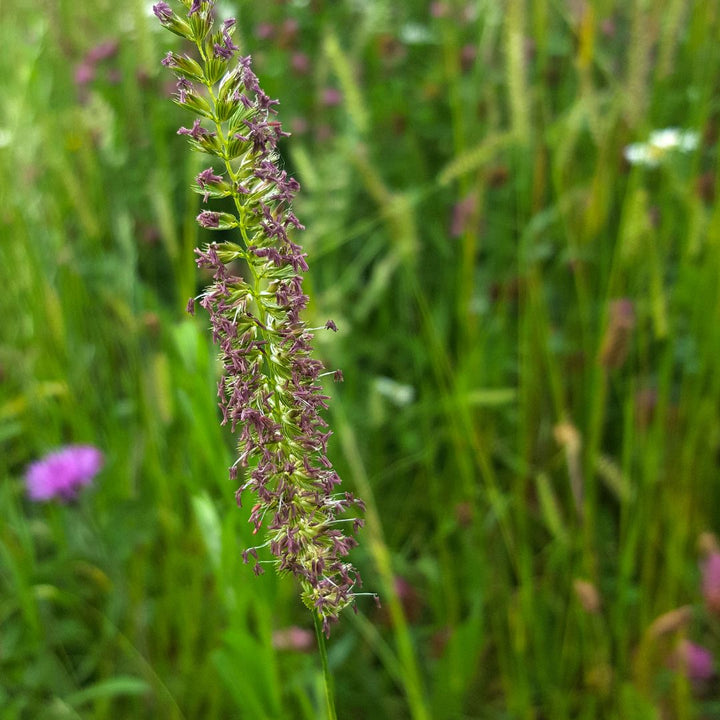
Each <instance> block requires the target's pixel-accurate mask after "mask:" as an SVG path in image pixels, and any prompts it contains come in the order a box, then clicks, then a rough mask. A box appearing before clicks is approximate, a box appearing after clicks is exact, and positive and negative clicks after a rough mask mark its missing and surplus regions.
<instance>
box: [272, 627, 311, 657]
mask: <svg viewBox="0 0 720 720" xmlns="http://www.w3.org/2000/svg"><path fill="white" fill-rule="evenodd" d="M272 644H273V647H274V648H275V649H276V650H296V651H297V652H309V651H310V650H312V649H313V648H314V647H315V633H313V632H311V631H310V630H306V629H305V628H301V627H297V626H295V625H293V626H291V627H286V628H282V629H281V630H276V631H275V632H274V633H273V635H272Z"/></svg>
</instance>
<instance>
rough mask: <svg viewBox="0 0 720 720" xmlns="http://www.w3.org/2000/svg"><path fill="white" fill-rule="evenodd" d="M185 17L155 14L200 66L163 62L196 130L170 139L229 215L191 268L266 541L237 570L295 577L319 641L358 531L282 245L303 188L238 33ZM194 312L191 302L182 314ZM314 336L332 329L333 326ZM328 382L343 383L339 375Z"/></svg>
mask: <svg viewBox="0 0 720 720" xmlns="http://www.w3.org/2000/svg"><path fill="white" fill-rule="evenodd" d="M182 3H183V5H184V6H185V12H184V13H182V14H181V15H180V14H177V13H176V12H175V11H174V10H173V9H172V8H171V6H170V5H168V4H167V3H165V2H160V3H157V4H156V5H155V6H154V8H153V10H154V13H155V15H156V16H157V17H158V19H159V21H160V22H161V23H162V25H163V26H164V27H166V28H168V29H169V30H171V31H173V32H175V33H176V34H178V35H181V36H182V37H185V38H186V39H188V40H190V41H191V42H192V43H194V45H195V46H196V48H197V54H198V59H195V58H192V57H190V56H189V55H180V54H178V53H174V52H169V53H168V54H167V55H166V57H165V59H164V60H163V61H162V64H163V65H165V66H166V67H167V68H169V69H170V70H172V71H173V72H174V73H175V74H176V75H177V78H178V80H177V95H176V96H175V98H174V101H175V102H176V103H177V104H179V105H180V106H182V107H184V108H186V109H187V110H189V111H191V112H192V113H194V114H195V115H196V116H198V117H196V118H195V119H194V120H193V123H192V127H190V128H186V127H181V128H180V129H179V130H178V133H179V134H181V135H185V136H186V137H187V140H188V142H189V143H190V146H191V147H192V148H193V149H194V150H196V151H199V152H202V153H204V154H206V155H208V156H210V158H211V162H210V163H209V164H208V166H207V167H206V168H205V169H204V170H203V171H202V172H201V173H199V174H198V175H197V177H196V178H195V185H194V186H193V189H194V190H195V191H196V192H197V193H199V194H200V195H202V200H203V203H207V202H208V201H210V200H211V199H213V200H214V199H225V203H224V209H225V210H226V211H219V210H203V211H202V212H201V213H200V214H199V215H198V216H197V221H198V223H199V224H200V225H201V226H202V227H203V228H206V229H209V230H231V231H232V239H229V240H226V241H224V242H218V243H214V242H213V243H209V244H207V245H206V246H205V247H203V248H202V249H197V250H196V253H197V264H198V266H199V267H201V268H206V269H207V270H208V271H209V272H210V273H211V275H212V283H211V285H210V286H208V287H207V288H206V289H205V291H204V292H203V293H202V294H201V296H200V297H199V304H200V306H201V307H203V308H204V309H205V310H206V311H207V312H208V313H209V315H210V324H211V327H212V335H213V340H214V342H215V343H216V344H217V345H218V346H219V349H220V356H221V360H222V363H223V368H224V372H223V375H222V378H221V380H220V382H219V385H218V398H219V405H220V408H221V410H222V423H223V424H226V423H228V424H229V425H230V427H231V429H232V430H233V431H234V432H237V433H238V458H237V460H236V462H235V463H234V464H233V466H232V467H231V468H230V476H231V478H233V479H236V478H238V476H239V475H240V474H242V478H243V479H242V481H241V482H242V484H241V486H240V488H239V489H238V491H237V493H236V497H237V502H238V504H240V502H241V499H242V498H244V496H245V494H246V493H247V492H250V493H252V494H253V495H254V498H255V501H254V504H253V507H252V512H251V515H250V522H251V523H252V524H253V533H254V534H258V533H260V532H261V531H263V532H264V533H265V542H264V543H261V544H259V545H258V546H256V547H252V548H249V549H247V550H246V551H245V552H244V553H243V558H244V560H245V562H248V561H249V560H250V559H251V558H252V559H253V561H254V569H255V573H256V574H258V575H259V574H261V573H262V572H263V565H264V564H265V563H268V562H270V563H274V564H275V565H276V567H277V569H278V570H279V571H280V572H291V573H293V574H294V575H295V576H296V577H297V579H298V580H299V582H300V585H301V588H302V599H303V602H304V603H305V604H306V605H307V606H308V607H309V608H310V609H311V610H313V611H314V612H316V613H317V614H318V615H319V617H320V618H321V620H322V623H323V628H324V630H325V632H326V633H327V632H328V630H329V626H330V624H331V623H332V622H334V621H336V620H337V618H338V613H339V612H340V611H341V610H342V609H343V608H344V607H346V606H347V605H349V604H352V603H353V602H354V598H355V592H354V588H355V587H356V586H359V585H360V576H359V575H358V572H357V570H355V568H354V567H353V566H352V565H351V564H350V563H348V562H346V561H345V559H344V558H345V557H346V556H347V554H348V552H349V551H350V549H351V548H352V547H353V546H355V545H356V541H355V539H354V537H353V536H352V535H353V534H354V533H355V532H356V531H357V529H358V528H359V527H361V526H362V524H363V521H362V520H361V519H358V518H350V519H343V518H341V516H342V515H343V514H344V513H345V512H346V511H347V510H349V509H351V508H355V509H356V510H358V511H362V510H363V504H362V502H361V501H360V500H358V499H356V498H355V497H353V495H351V494H350V493H348V492H341V491H339V490H338V486H339V485H340V478H339V477H338V474H337V473H336V472H335V470H334V469H333V466H332V464H331V462H330V460H328V457H327V441H328V438H329V437H330V435H331V432H330V430H328V428H327V423H326V422H325V420H323V418H322V416H321V412H322V411H323V410H324V409H325V408H327V400H328V397H327V396H326V395H324V394H323V393H322V387H321V384H320V382H319V378H320V376H321V375H323V374H326V373H324V367H323V365H322V363H321V362H320V361H318V360H316V359H314V358H313V357H312V352H311V341H312V338H313V334H312V332H311V330H310V329H308V328H307V327H306V325H305V322H304V321H303V319H302V317H301V313H302V311H303V310H304V309H305V306H306V305H307V303H308V297H307V295H305V293H304V292H303V280H302V273H303V272H304V271H306V270H307V267H308V266H307V262H306V255H305V253H304V252H303V249H302V247H301V246H300V245H299V244H298V243H297V242H295V241H294V240H293V239H292V233H293V231H296V230H302V229H303V226H302V225H301V224H300V221H299V220H298V219H297V217H295V215H294V214H293V212H292V209H291V202H292V199H293V197H294V196H295V194H296V193H297V191H298V190H299V189H300V186H299V184H298V182H297V181H296V180H295V179H294V178H291V177H288V175H287V173H286V171H285V170H282V169H281V167H280V165H279V157H278V154H277V143H278V141H279V140H280V139H281V138H283V137H286V136H287V135H288V133H285V132H283V130H282V127H281V124H280V122H279V121H278V120H277V119H276V113H277V111H276V108H275V106H276V105H277V104H278V102H277V101H276V100H272V99H271V98H270V97H268V95H267V94H266V93H265V92H264V91H263V90H262V88H261V87H260V84H259V82H258V79H257V77H256V76H255V74H254V73H253V71H252V65H251V58H250V57H249V56H248V57H243V56H240V55H238V47H237V45H235V43H234V42H233V39H232V36H233V32H234V30H235V21H234V20H232V19H230V20H226V21H225V22H223V23H221V25H220V28H219V29H218V30H216V31H213V26H214V25H215V20H216V19H215V17H214V7H213V2H212V1H209V0H192V1H191V0H182ZM228 207H232V208H233V209H232V211H231V212H227V209H228ZM239 266H244V267H245V268H246V270H245V271H244V272H243V276H240V275H239V274H236V273H237V272H238V271H237V269H236V268H237V267H239ZM194 307H195V303H194V301H191V302H190V303H189V304H188V311H189V312H193V311H194ZM325 328H327V329H330V330H336V329H337V328H336V327H335V324H334V323H333V322H332V321H328V323H327V324H326V326H325ZM318 329H320V330H323V329H324V328H318ZM327 374H331V373H327ZM334 376H335V379H336V380H339V379H342V375H341V373H339V371H338V372H336V373H334ZM342 527H349V528H351V534H350V535H346V534H345V533H343V531H342V529H341V528H342ZM264 554H266V555H267V556H270V555H272V556H274V559H270V560H265V559H263V557H264Z"/></svg>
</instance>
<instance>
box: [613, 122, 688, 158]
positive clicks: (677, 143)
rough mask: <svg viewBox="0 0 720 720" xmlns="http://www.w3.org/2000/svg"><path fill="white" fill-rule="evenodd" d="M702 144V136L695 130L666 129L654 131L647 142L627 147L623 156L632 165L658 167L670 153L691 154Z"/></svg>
mask: <svg viewBox="0 0 720 720" xmlns="http://www.w3.org/2000/svg"><path fill="white" fill-rule="evenodd" d="M699 143H700V136H699V134H698V133H696V132H695V131H694V130H680V129H678V128H665V129H664V130H653V132H651V133H650V137H649V138H648V141H647V142H644V143H632V144H631V145H627V146H626V147H625V150H624V151H623V154H624V155H625V159H626V160H627V161H628V162H629V163H630V164H631V165H645V166H646V167H657V166H658V165H659V164H660V163H661V162H662V161H663V159H664V158H665V157H666V156H667V154H668V153H670V152H672V151H674V150H677V151H679V152H691V151H692V150H695V149H696V148H697V146H698V144H699Z"/></svg>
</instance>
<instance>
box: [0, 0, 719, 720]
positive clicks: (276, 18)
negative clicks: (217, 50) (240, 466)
mask: <svg viewBox="0 0 720 720" xmlns="http://www.w3.org/2000/svg"><path fill="white" fill-rule="evenodd" d="M150 4H151V3H150V2H148V1H146V0H142V1H140V0H128V1H127V2H110V1H109V0H95V1H94V2H92V3H89V2H88V3H78V2H71V1H70V0H54V1H52V0H36V1H34V2H30V0H3V2H2V5H0V48H1V49H0V78H2V91H1V92H0V96H1V101H0V173H1V175H0V718H2V720H20V719H22V720H25V719H27V720H35V719H36V718H42V719H43V720H45V719H47V720H56V719H61V718H69V719H70V718H72V719H76V718H84V719H85V718H86V719H88V720H111V719H112V720H120V719H125V718H127V719H132V720H142V719H144V718H148V719H150V718H153V719H154V718H163V720H165V719H167V720H195V719H200V718H202V720H221V719H222V720H236V719H237V720H245V719H246V718H247V719H250V718H252V719H253V720H263V719H268V720H270V719H272V720H275V719H278V718H281V719H282V718H293V719H294V718H300V719H305V718H306V719H308V720H310V719H317V718H322V717H324V710H323V702H322V674H321V670H320V663H319V660H318V658H317V655H316V654H315V653H314V652H313V646H314V639H313V638H312V636H311V635H310V636H309V639H308V634H307V633H308V631H310V632H312V622H311V619H310V616H309V614H308V613H307V611H306V610H305V609H304V608H303V607H302V606H301V604H300V602H299V600H298V597H297V592H296V589H295V588H294V586H293V582H292V580H291V579H277V578H276V577H274V574H272V573H266V574H265V575H264V576H263V577H262V578H255V576H254V575H253V574H252V570H251V568H250V567H249V566H244V565H243V564H242V561H241V558H240V551H241V550H242V549H243V548H245V547H247V546H248V545H250V544H252V541H251V535H250V526H249V525H248V523H247V516H248V514H249V512H250V510H249V507H250V505H251V503H249V502H247V503H245V504H246V505H247V506H248V507H247V508H243V509H237V507H236V505H235V500H234V492H235V489H236V487H235V484H234V483H232V482H231V481H230V480H229V479H228V477H227V467H228V465H229V464H230V463H231V462H232V461H233V439H232V437H231V436H229V435H228V434H227V433H226V432H225V429H223V428H220V426H219V412H218V409H217V406H216V398H215V393H216V382H217V373H218V368H217V363H216V360H215V350H214V348H213V347H212V345H211V342H210V335H209V332H208V327H207V326H208V321H207V317H206V316H205V315H204V313H203V311H201V310H198V313H197V314H196V316H195V317H194V318H193V317H190V316H188V315H187V314H186V313H185V305H186V302H187V299H188V298H189V297H190V296H192V295H196V294H197V293H198V292H199V291H200V289H201V288H202V287H203V285H204V283H205V281H206V280H207V278H204V277H203V276H202V273H200V272H199V271H197V269H196V267H195V264H194V257H193V247H194V246H196V245H197V244H200V243H202V242H205V241H207V240H209V239H212V238H210V237H209V233H208V232H207V231H203V230H201V229H200V228H199V227H198V226H197V225H196V223H195V221H194V217H195V215H196V214H197V212H198V209H199V200H200V199H199V197H198V196H197V195H195V194H193V193H192V192H191V191H190V185H191V181H192V178H193V177H194V176H195V175H196V174H197V172H198V171H199V170H200V169H202V168H203V167H205V166H206V165H207V162H206V161H205V162H204V161H203V159H202V158H201V157H199V156H197V155H192V154H191V153H190V152H189V151H188V150H187V147H186V143H185V142H184V140H183V139H182V138H179V137H178V136H177V135H176V134H175V133H176V130H177V128H178V127H179V126H180V125H183V124H185V125H187V124H188V122H189V121H190V116H189V115H187V114H185V113H184V112H183V110H182V109H180V108H177V107H175V106H174V105H173V104H172V103H171V102H170V100H169V94H170V92H171V91H172V90H173V83H172V80H171V78H170V76H169V74H168V73H167V72H166V71H165V70H164V68H161V67H160V60H161V58H162V57H163V56H164V55H165V53H166V52H167V50H168V49H170V48H171V47H173V48H175V49H177V48H178V47H179V45H180V41H179V39H178V38H176V37H175V36H172V35H171V34H169V33H168V32H166V31H164V30H162V29H160V28H159V24H158V23H157V21H156V19H155V18H154V17H153V16H152V14H151V12H150V9H149V8H150ZM218 8H219V13H220V14H221V15H222V16H223V17H227V16H229V15H235V16H237V18H238V20H239V33H238V35H239V38H240V40H241V44H242V49H243V52H245V53H251V54H252V55H253V58H254V64H255V71H256V72H257V74H258V75H259V77H260V79H261V82H262V84H263V87H264V88H265V90H266V91H267V92H268V93H269V94H270V95H271V96H273V97H278V98H279V99H280V101H281V105H280V119H281V120H282V121H283V123H284V125H285V129H287V130H290V131H292V133H293V136H292V137H291V138H290V139H289V140H287V141H285V142H284V144H283V146H282V148H281V150H282V154H283V158H284V164H285V167H286V169H288V170H289V171H290V172H291V174H293V175H295V176H296V177H297V178H298V179H299V181H300V183H301V185H302V187H303V190H302V192H301V194H300V195H299V197H298V199H297V201H296V203H295V211H296V214H297V215H298V216H299V217H300V219H301V220H302V221H303V223H304V224H305V225H306V226H307V230H306V231H305V232H304V233H302V234H301V236H296V237H298V239H300V240H301V241H302V242H303V243H304V245H305V248H306V250H307V252H308V254H309V263H310V271H309V273H308V274H307V277H306V290H307V291H308V292H309V294H310V295H311V297H312V302H311V305H310V307H309V309H308V312H307V314H306V318H307V319H308V321H309V323H310V324H311V325H322V324H324V323H325V321H326V320H327V319H329V318H332V319H333V320H334V321H335V322H336V323H337V325H338V327H339V328H340V331H339V332H338V333H337V334H333V333H320V334H318V337H317V352H318V355H319V356H320V357H321V358H322V359H323V360H324V361H325V363H326V364H327V365H328V366H329V367H330V368H333V369H334V368H337V367H339V368H341V369H342V371H343V373H344V377H345V382H344V383H342V384H339V385H331V386H330V387H329V390H330V392H331V394H332V402H331V409H330V412H329V413H328V416H327V419H328V420H329V421H330V423H331V426H332V428H333V429H334V431H335V436H334V438H333V439H332V440H331V443H330V447H329V455H330V457H331V458H332V460H333V461H334V463H335V465H336V467H337V469H338V471H339V473H340V475H341V476H342V477H343V478H344V482H345V485H346V487H347V488H348V489H351V490H353V491H354V492H357V494H358V495H360V496H361V497H363V498H364V499H365V501H366V502H367V505H368V512H367V525H366V528H365V529H364V530H363V531H362V532H361V534H360V547H359V548H358V549H357V550H355V551H354V552H353V554H352V561H353V562H354V563H355V564H356V565H357V566H358V567H359V569H360V570H361V572H362V574H363V578H364V582H365V588H366V589H367V590H370V591H375V590H376V591H378V592H379V593H380V595H381V597H382V601H383V607H382V609H381V610H377V609H376V608H375V606H374V603H373V602H372V600H371V599H369V598H365V599H360V601H359V603H358V610H359V612H358V614H357V615H353V613H352V612H350V611H346V612H345V613H344V615H343V617H342V619H341V623H340V625H339V626H336V627H335V629H334V631H333V634H332V638H331V640H330V643H329V653H330V663H331V666H332V669H333V672H334V676H335V684H336V694H337V704H338V712H339V716H340V717H342V718H353V719H355V718H358V719H362V718H377V719H378V720H379V719H380V718H392V719H396V718H397V719H404V718H408V719H412V720H430V719H432V720H471V719H472V720H480V719H488V720H490V719H492V720H564V719H567V720H569V719H571V718H573V719H574V718H582V719H588V720H589V719H591V718H612V719H616V720H635V719H638V720H669V719H671V718H678V719H689V718H704V719H709V718H720V690H719V689H718V683H717V675H715V674H714V673H713V674H712V676H711V675H710V672H709V671H708V670H707V667H704V668H702V667H698V666H697V665H698V664H697V662H696V660H697V657H698V652H700V651H699V650H698V646H702V647H703V648H705V649H707V650H708V651H709V652H711V653H714V654H716V655H717V656H718V657H720V655H718V653H720V614H718V612H717V611H718V609H720V603H719V602H717V600H718V598H720V595H718V596H717V597H714V598H713V596H712V594H711V593H710V591H711V590H712V588H708V586H707V582H706V586H705V587H703V585H702V562H703V558H706V557H708V555H712V554H713V552H715V550H716V547H715V545H714V542H715V541H714V538H713V536H712V535H711V533H713V532H718V531H720V483H719V482H718V469H719V468H718V459H719V452H720V417H719V412H720V205H719V204H718V202H717V198H716V185H717V178H718V152H719V148H718V134H719V131H720V43H719V42H718V38H720V3H719V2H718V1H717V0H689V1H688V0H629V1H628V2H619V0H597V1H595V2H586V1H583V0H567V1H566V0H533V1H530V0H505V1H502V0H497V1H490V0H476V1H475V2H466V1H458V0H446V1H445V2H434V3H428V2H426V0H422V1H420V0H407V1H406V2H390V0H364V1H362V2H360V1H355V0H335V1H334V2H330V1H329V0H291V1H287V2H282V1H279V0H275V1H274V2H270V1H269V0H268V2H262V3H261V2H246V1H244V0H243V1H238V2H235V3H231V2H227V3H226V2H220V3H218ZM667 127H678V128H681V129H685V130H689V131H693V132H695V133H697V134H698V139H699V142H698V145H697V148H695V149H694V150H692V151H688V152H682V151H669V152H666V153H659V154H658V159H657V163H656V164H655V165H654V166H652V167H648V166H644V165H641V164H640V165H638V164H636V165H632V164H631V163H629V162H628V161H627V159H626V158H625V156H624V148H625V147H626V146H628V145H629V144H630V143H634V142H643V141H645V140H646V139H647V137H648V136H649V134H650V133H651V132H652V131H653V130H657V129H662V128H667ZM78 442H82V443H90V444H93V445H95V446H97V447H98V448H100V449H101V450H102V452H103V453H104V454H105V467H104V469H103V471H102V472H101V474H100V475H99V476H98V477H97V479H96V481H95V483H94V485H93V487H92V488H90V489H88V490H87V491H85V492H83V493H81V494H80V495H79V497H78V499H77V501H76V502H74V503H68V504H60V503H32V502H30V500H29V499H28V498H27V495H26V491H25V486H24V472H25V469H26V467H27V465H28V464H29V463H30V462H32V461H33V460H36V459H37V458H39V457H41V456H42V455H43V454H44V453H46V452H48V451H49V450H52V449H54V448H56V447H58V446H61V445H63V444H67V443H78ZM703 591H704V593H703ZM700 657H701V658H705V659H707V656H706V655H702V654H700ZM701 664H702V663H701Z"/></svg>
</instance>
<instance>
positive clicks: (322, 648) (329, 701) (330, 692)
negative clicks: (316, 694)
mask: <svg viewBox="0 0 720 720" xmlns="http://www.w3.org/2000/svg"><path fill="white" fill-rule="evenodd" d="M312 616H313V622H314V623H315V636H316V637H317V643H318V651H319V653H320V662H321V664H322V671H323V684H324V686H325V708H326V709H327V717H328V720H337V712H336V710H335V691H334V689H333V679H332V673H331V672H330V665H329V663H328V654H327V646H326V644H325V634H324V633H323V629H322V623H321V622H320V617H319V616H318V614H317V613H316V612H313V613H312Z"/></svg>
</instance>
